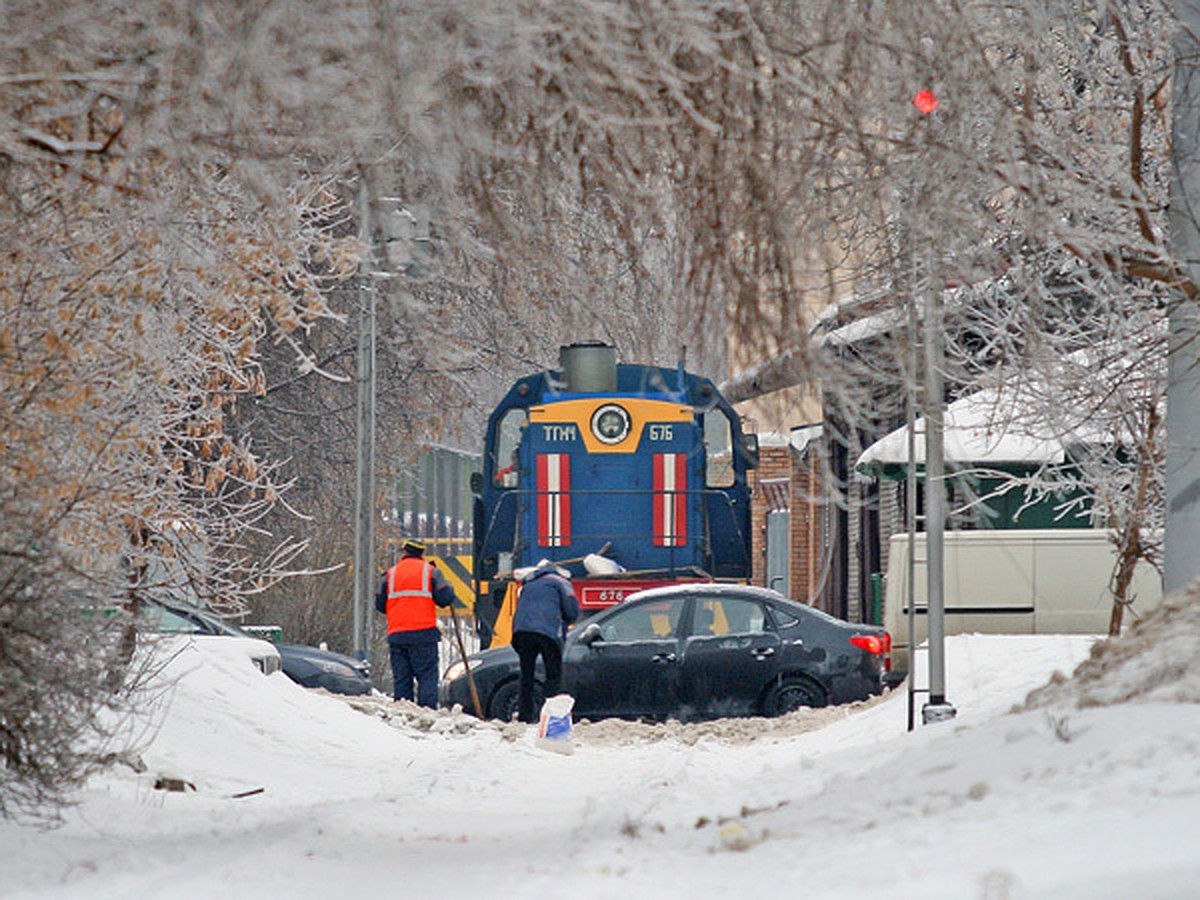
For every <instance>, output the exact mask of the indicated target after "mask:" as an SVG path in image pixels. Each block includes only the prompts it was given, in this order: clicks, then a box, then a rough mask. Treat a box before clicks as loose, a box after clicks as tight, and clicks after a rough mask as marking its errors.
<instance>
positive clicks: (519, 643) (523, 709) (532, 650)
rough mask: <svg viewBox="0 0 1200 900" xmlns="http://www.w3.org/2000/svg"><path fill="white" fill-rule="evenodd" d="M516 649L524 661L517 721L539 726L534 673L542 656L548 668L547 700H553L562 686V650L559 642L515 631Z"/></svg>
mask: <svg viewBox="0 0 1200 900" xmlns="http://www.w3.org/2000/svg"><path fill="white" fill-rule="evenodd" d="M512 645H513V649H514V650H516V651H517V656H518V657H520V659H521V684H520V690H519V691H518V693H517V718H518V719H519V720H521V721H522V722H536V721H537V716H536V715H534V711H533V670H534V667H535V666H537V658H538V655H539V654H540V655H541V657H542V664H543V665H544V666H545V667H546V696H547V697H553V696H554V695H555V694H557V693H558V692H559V690H560V686H561V684H562V648H561V647H559V646H558V641H556V640H555V639H554V638H552V637H549V636H547V635H544V634H541V633H540V632H537V631H516V632H513V636H512Z"/></svg>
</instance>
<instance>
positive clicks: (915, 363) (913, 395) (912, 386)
mask: <svg viewBox="0 0 1200 900" xmlns="http://www.w3.org/2000/svg"><path fill="white" fill-rule="evenodd" d="M917 327H918V326H917V301H916V298H915V297H913V296H912V292H911V291H910V292H909V296H908V335H909V338H908V339H909V354H910V355H909V367H908V368H909V371H908V400H907V403H906V404H905V407H906V408H905V410H904V423H905V425H906V426H907V427H908V468H907V470H906V471H905V473H904V495H905V497H904V499H905V503H904V507H905V508H904V525H905V528H906V529H907V531H908V564H907V565H906V566H905V567H904V596H905V598H906V599H907V602H908V613H907V615H906V616H905V622H906V624H907V626H908V678H906V679H905V681H906V682H907V684H908V730H909V731H912V730H913V719H914V718H915V716H914V710H915V708H916V688H917V686H916V674H917V665H916V663H917V653H916V643H917V641H916V638H917V595H916V588H917V559H916V556H917V373H918V372H919V371H920V368H921V366H920V358H919V351H918V346H919V345H918V340H917Z"/></svg>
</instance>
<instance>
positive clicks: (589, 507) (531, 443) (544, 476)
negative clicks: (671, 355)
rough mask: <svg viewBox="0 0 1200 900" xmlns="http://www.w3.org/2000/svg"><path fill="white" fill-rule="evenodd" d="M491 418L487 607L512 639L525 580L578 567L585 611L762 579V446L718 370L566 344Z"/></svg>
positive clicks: (479, 556)
mask: <svg viewBox="0 0 1200 900" xmlns="http://www.w3.org/2000/svg"><path fill="white" fill-rule="evenodd" d="M559 364H560V369H559V370H558V371H549V372H547V371H542V372H537V373H534V374H530V375H527V376H525V377H523V378H521V379H519V380H518V381H517V382H516V383H515V384H514V385H513V386H512V387H511V388H510V389H509V391H508V393H507V394H506V395H505V397H504V399H503V400H502V401H501V402H500V404H499V405H498V406H497V407H496V409H495V410H494V411H493V412H492V414H491V416H490V417H489V419H488V427H487V438H486V445H485V447H484V454H483V470H482V472H480V473H477V477H476V478H475V479H473V484H472V488H473V492H474V493H475V495H476V496H475V499H474V539H473V541H474V555H473V559H474V572H473V578H474V589H475V615H476V622H477V623H478V628H479V632H480V639H481V642H482V644H483V645H484V646H489V645H490V646H496V645H498V644H503V643H507V642H508V640H509V637H510V635H511V630H510V625H511V613H512V610H513V609H514V608H515V600H516V582H515V580H514V572H515V573H517V574H518V575H519V574H520V572H521V570H522V569H523V568H525V567H529V566H534V565H536V564H537V563H538V562H539V561H541V560H543V559H548V560H551V561H553V562H556V563H557V564H558V565H560V566H563V567H565V568H568V569H569V570H570V571H571V574H572V580H573V582H574V585H575V593H576V596H577V597H578V598H579V601H580V605H581V606H582V607H583V609H584V611H585V614H586V612H587V611H589V610H591V611H594V610H598V609H603V608H606V607H609V606H613V605H615V604H616V603H619V602H620V601H621V600H623V599H624V598H625V597H626V596H628V595H629V594H631V593H633V592H634V591H636V590H641V589H642V588H645V587H651V586H658V585H662V584H673V583H677V582H680V581H686V580H721V581H726V580H728V581H744V580H747V579H748V578H749V577H750V567H751V551H750V548H751V533H750V487H749V484H748V482H747V472H748V470H749V469H751V468H753V467H754V466H755V465H756V456H757V442H756V440H755V437H754V435H747V434H743V432H742V424H741V420H740V419H739V417H738V415H737V413H736V412H734V410H733V407H732V406H730V404H729V403H728V402H726V401H725V399H724V398H723V397H722V396H721V395H720V393H719V392H718V391H717V389H716V387H715V385H714V384H713V383H712V382H711V381H709V380H708V379H707V378H703V377H701V376H699V375H694V374H692V373H690V372H686V371H684V368H683V364H682V362H681V363H680V365H679V367H678V368H677V369H669V368H660V367H657V366H646V365H627V364H618V363H617V361H616V351H615V349H614V348H613V347H611V346H609V345H607V344H603V343H598V342H586V343H575V344H571V345H568V346H566V347H562V348H560V352H559Z"/></svg>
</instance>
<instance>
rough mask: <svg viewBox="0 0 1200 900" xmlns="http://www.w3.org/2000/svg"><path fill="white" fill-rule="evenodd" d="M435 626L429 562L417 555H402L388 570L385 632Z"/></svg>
mask: <svg viewBox="0 0 1200 900" xmlns="http://www.w3.org/2000/svg"><path fill="white" fill-rule="evenodd" d="M436 627H437V612H436V611H435V609H434V605H433V563H431V562H429V560H426V559H422V558H421V557H419V556H406V557H404V558H403V559H401V560H400V562H398V563H396V564H395V565H394V566H392V567H391V568H390V569H389V570H388V592H387V629H388V634H392V633H394V632H397V631H422V630H423V629H426V628H436Z"/></svg>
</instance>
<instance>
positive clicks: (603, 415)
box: [592, 403, 629, 444]
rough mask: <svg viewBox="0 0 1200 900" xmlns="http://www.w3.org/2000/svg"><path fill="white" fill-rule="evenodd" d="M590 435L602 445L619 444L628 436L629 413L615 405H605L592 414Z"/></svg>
mask: <svg viewBox="0 0 1200 900" xmlns="http://www.w3.org/2000/svg"><path fill="white" fill-rule="evenodd" d="M592 434H594V435H595V436H596V440H598V441H600V442H601V443H602V444H619V443H621V441H623V440H625V438H626V437H628V436H629V413H627V412H626V411H625V409H624V407H621V406H618V405H617V404H616V403H606V404H604V405H603V406H600V407H597V409H596V411H595V412H594V413H592Z"/></svg>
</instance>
